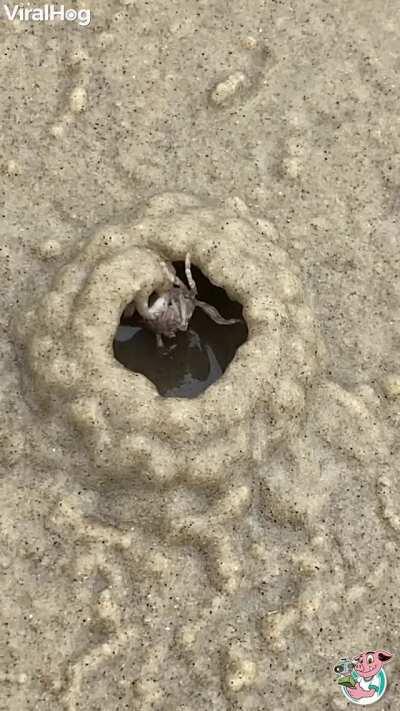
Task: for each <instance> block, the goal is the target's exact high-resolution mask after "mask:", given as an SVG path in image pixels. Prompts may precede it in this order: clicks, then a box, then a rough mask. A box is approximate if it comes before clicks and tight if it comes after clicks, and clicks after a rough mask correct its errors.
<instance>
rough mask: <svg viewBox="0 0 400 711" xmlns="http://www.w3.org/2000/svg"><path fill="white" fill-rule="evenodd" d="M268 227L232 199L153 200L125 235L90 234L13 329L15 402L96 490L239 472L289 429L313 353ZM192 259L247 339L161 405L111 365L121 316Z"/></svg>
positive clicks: (147, 385)
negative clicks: (58, 437)
mask: <svg viewBox="0 0 400 711" xmlns="http://www.w3.org/2000/svg"><path fill="white" fill-rule="evenodd" d="M275 239H276V235H275V234H274V230H273V228H272V226H271V225H269V224H268V223H267V222H265V221H262V220H257V219H255V218H253V217H252V215H251V214H250V213H249V211H248V210H247V208H246V206H245V205H244V204H243V203H242V202H241V201H240V200H238V199H233V200H232V199H231V200H229V201H228V202H227V203H226V204H225V205H223V206H222V207H215V206H213V205H204V204H201V203H200V202H199V201H197V200H196V198H192V197H190V196H187V195H180V194H178V195H177V194H164V195H161V196H157V197H155V198H153V199H151V200H150V201H149V202H148V204H147V205H145V206H144V207H143V208H142V209H141V211H140V213H139V216H138V217H137V219H136V220H134V221H132V223H131V224H129V225H126V224H123V225H122V224H121V225H113V226H109V227H101V228H100V229H98V230H97V231H96V232H95V234H94V235H93V236H92V237H91V238H89V239H88V241H87V243H86V244H85V245H84V246H83V248H82V250H81V251H80V252H79V253H78V254H77V255H76V256H75V257H74V258H73V259H72V260H71V261H70V262H69V263H67V264H65V265H64V266H63V267H62V268H61V269H60V271H59V272H58V274H57V275H56V277H55V279H54V282H53V284H52V287H51V289H50V290H49V291H48V292H47V293H44V294H42V295H41V296H40V295H39V296H38V297H37V301H36V302H34V303H33V306H32V305H31V306H30V308H28V309H27V310H25V311H24V310H22V311H21V312H20V313H19V314H18V316H17V318H16V322H15V338H16V341H17V344H18V346H19V349H20V352H21V353H22V355H23V358H24V364H25V367H24V370H25V374H28V377H27V378H25V381H26V389H27V396H30V397H31V398H32V401H35V402H38V403H39V404H40V407H41V408H42V412H43V413H46V412H47V413H48V416H50V417H60V418H63V419H64V420H65V421H66V423H67V424H68V425H72V426H73V427H74V428H76V430H77V431H78V432H79V433H80V434H81V436H82V438H83V442H84V443H85V446H86V447H87V449H88V452H89V453H90V456H91V458H92V461H93V463H94V465H95V467H94V469H95V471H96V472H97V473H98V475H99V476H100V477H102V478H103V479H104V478H105V477H106V478H108V477H124V478H126V477H127V476H132V477H143V478H145V479H146V480H151V481H153V482H156V483H157V484H162V483H169V482H171V480H173V479H174V478H176V477H180V478H182V477H184V478H185V479H186V480H192V481H193V482H196V483H199V482H202V481H203V482H212V481H215V480H219V479H221V478H223V477H228V476H229V473H230V468H231V467H233V466H236V465H237V466H240V467H242V466H251V465H252V464H254V462H256V461H259V460H260V457H263V456H264V454H265V453H266V452H267V450H268V448H270V447H272V446H274V445H275V444H276V443H277V442H279V441H281V440H282V439H284V438H286V437H288V436H290V435H291V433H292V432H293V430H294V429H296V427H297V426H298V425H299V423H300V421H301V417H302V411H303V407H304V390H305V387H306V386H307V384H308V383H309V381H310V380H312V379H313V378H314V377H315V375H316V373H317V372H318V369H319V365H320V359H321V357H322V353H323V347H322V344H321V342H320V338H319V335H318V329H317V328H316V324H315V321H314V319H313V316H312V313H311V311H310V309H309V308H308V306H307V305H306V304H305V303H304V294H303V290H302V287H301V284H300V282H299V280H298V278H297V276H296V274H295V273H294V271H293V269H292V267H291V265H290V262H289V259H288V257H287V255H286V254H285V253H284V252H283V251H282V250H281V249H279V248H278V247H277V246H276V245H275V244H274V242H273V240H275ZM186 252H190V254H191V255H192V261H193V263H194V264H197V265H198V266H199V268H200V269H201V270H202V272H203V273H204V274H205V275H207V277H208V278H209V279H210V281H211V282H213V283H215V284H217V285H218V286H221V287H222V288H223V289H225V291H226V293H227V294H228V296H229V298H231V299H232V300H235V301H238V302H239V303H240V304H242V305H243V316H244V318H245V321H246V324H247V326H248V339H247V341H246V342H245V343H243V344H242V345H241V346H240V348H239V349H238V351H237V353H236V355H235V357H234V359H233V361H232V362H231V363H230V365H229V366H228V368H227V370H226V372H225V373H224V374H223V376H222V377H221V378H220V379H219V380H218V381H217V382H216V383H214V384H213V385H212V386H211V387H210V388H208V390H207V391H206V392H204V393H202V394H201V395H200V396H199V397H197V398H195V399H193V400H188V399H178V398H163V397H161V396H160V395H159V393H158V392H157V389H156V387H155V386H154V385H153V384H152V383H151V382H150V381H149V380H148V379H147V378H146V377H145V376H143V375H142V374H139V373H133V372H129V371H128V370H127V369H126V368H124V367H123V366H122V365H121V364H120V363H118V362H117V360H116V359H115V358H114V354H113V339H114V334H115V332H116V329H117V327H118V324H119V322H120V318H121V314H122V312H123V310H124V308H125V306H126V304H127V303H129V302H130V301H131V300H132V299H134V298H135V295H137V294H138V293H139V292H140V293H145V294H148V295H150V294H151V293H152V292H153V291H154V290H156V289H158V288H160V287H162V286H163V285H164V283H165V279H166V276H165V271H164V270H163V268H162V262H163V261H164V260H168V261H171V262H175V261H180V260H182V259H184V255H185V254H186Z"/></svg>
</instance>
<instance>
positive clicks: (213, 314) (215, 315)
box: [196, 299, 240, 326]
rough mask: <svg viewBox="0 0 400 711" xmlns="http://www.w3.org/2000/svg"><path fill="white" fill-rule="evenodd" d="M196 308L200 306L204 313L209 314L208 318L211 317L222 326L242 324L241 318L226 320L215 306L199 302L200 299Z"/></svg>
mask: <svg viewBox="0 0 400 711" xmlns="http://www.w3.org/2000/svg"><path fill="white" fill-rule="evenodd" d="M196 306H199V307H200V308H201V309H202V310H203V311H204V313H206V314H207V316H209V317H210V318H211V319H212V320H213V321H214V322H215V323H218V324H220V326H230V325H231V324H232V323H239V322H240V319H239V318H224V317H223V316H221V314H220V313H219V312H218V311H217V309H216V308H214V306H211V305H210V304H206V303H205V301H199V300H198V299H196Z"/></svg>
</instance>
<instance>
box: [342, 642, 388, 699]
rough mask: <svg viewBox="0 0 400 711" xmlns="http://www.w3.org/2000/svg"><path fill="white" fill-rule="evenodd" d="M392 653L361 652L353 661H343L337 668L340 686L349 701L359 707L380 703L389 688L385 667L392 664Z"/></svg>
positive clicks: (383, 651) (380, 650)
mask: <svg viewBox="0 0 400 711" xmlns="http://www.w3.org/2000/svg"><path fill="white" fill-rule="evenodd" d="M392 656H393V655H392V653H391V652H386V651H385V650H383V649H377V650H375V651H373V652H361V654H359V655H358V656H357V657H354V658H353V659H352V660H351V661H350V660H347V659H342V660H341V661H340V662H339V663H338V664H337V665H336V666H335V672H336V674H338V675H339V678H338V680H337V681H338V684H340V685H341V688H342V692H343V694H344V696H345V697H346V699H347V700H348V701H351V703H353V704H358V705H359V706H369V705H370V704H374V703H375V702H376V701H379V700H380V699H381V698H382V696H383V695H384V693H385V691H386V687H387V679H386V674H385V671H384V669H383V665H384V664H386V663H387V662H390V660H391V659H392Z"/></svg>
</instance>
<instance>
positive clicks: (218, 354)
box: [113, 262, 248, 398]
mask: <svg viewBox="0 0 400 711" xmlns="http://www.w3.org/2000/svg"><path fill="white" fill-rule="evenodd" d="M174 267H175V269H176V272H177V274H178V276H179V277H180V278H181V279H182V281H184V283H186V278H185V270H184V264H183V262H174ZM192 274H193V277H194V279H195V281H196V284H197V288H198V292H199V293H198V298H199V299H200V300H201V301H206V302H207V303H209V304H212V306H215V307H216V308H217V309H218V311H219V312H220V314H221V316H223V317H224V318H239V319H241V321H240V323H236V324H232V325H230V326H221V325H219V324H217V323H214V321H212V320H211V319H210V318H209V317H208V316H207V315H206V314H205V313H204V312H203V311H201V309H199V308H196V310H195V312H194V314H193V316H192V318H191V320H190V323H189V329H188V331H186V332H178V333H177V335H176V338H173V339H169V338H163V340H164V348H162V349H161V348H157V344H156V336H155V334H154V333H152V332H151V331H149V330H147V329H146V328H144V327H143V322H142V320H141V318H140V316H138V315H137V314H135V315H134V316H133V317H132V318H130V319H121V323H120V325H119V327H118V329H117V332H116V334H115V339H114V344H113V347H114V355H115V357H116V359H117V360H118V361H119V362H120V363H122V365H124V366H125V367H126V368H129V370H133V371H135V372H136V373H142V375H145V376H146V377H147V378H148V379H149V380H151V381H152V382H153V383H154V384H155V385H156V387H157V389H158V392H159V393H160V395H164V397H188V398H193V397H196V395H199V394H200V393H202V392H203V391H204V390H206V389H207V388H208V387H209V385H211V383H214V382H215V381H216V380H218V378H219V377H220V376H221V375H222V373H223V372H224V371H225V370H226V368H227V366H228V365H229V363H230V362H231V361H232V359H233V357H234V355H235V353H236V351H237V349H238V347H239V346H240V345H241V344H242V343H244V341H245V340H246V338H247V335H248V330H247V326H246V323H245V321H244V319H243V309H242V306H241V304H239V303H237V302H234V301H231V300H230V299H229V298H228V296H227V294H226V293H225V291H224V290H223V289H221V288H220V287H217V286H214V285H213V284H211V282H210V281H209V280H208V279H207V277H206V276H204V274H203V273H202V272H201V271H200V269H198V268H197V267H195V266H194V265H192Z"/></svg>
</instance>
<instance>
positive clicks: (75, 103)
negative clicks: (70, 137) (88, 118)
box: [69, 86, 87, 114]
mask: <svg viewBox="0 0 400 711" xmlns="http://www.w3.org/2000/svg"><path fill="white" fill-rule="evenodd" d="M69 106H70V109H71V111H72V112H73V113H74V114H79V113H81V112H82V111H84V110H85V109H86V106H87V91H86V89H85V88H84V87H83V86H76V87H75V89H73V90H72V91H71V95H70V97H69Z"/></svg>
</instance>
